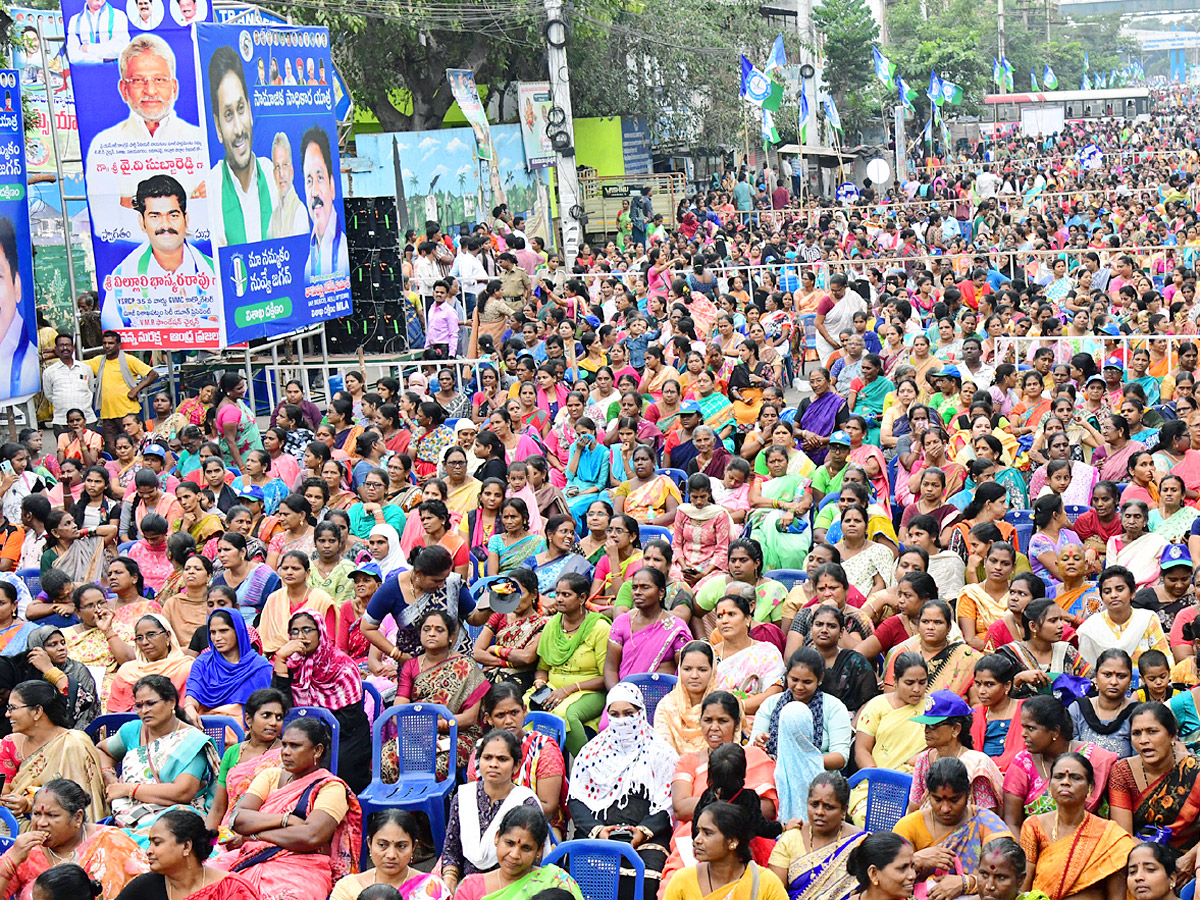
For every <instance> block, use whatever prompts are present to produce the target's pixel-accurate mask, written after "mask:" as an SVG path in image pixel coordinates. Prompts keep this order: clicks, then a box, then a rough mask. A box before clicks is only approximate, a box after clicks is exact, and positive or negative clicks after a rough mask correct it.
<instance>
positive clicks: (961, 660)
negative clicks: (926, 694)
mask: <svg viewBox="0 0 1200 900" xmlns="http://www.w3.org/2000/svg"><path fill="white" fill-rule="evenodd" d="M905 652H913V653H920V654H921V655H922V656H924V655H925V654H924V652H923V651H922V650H921V636H920V635H919V634H914V635H913V636H912V637H910V638H908V640H905V641H902V642H901V643H899V644H897V645H896V646H895V647H893V648H892V649H891V651H890V652H889V653H888V658H887V665H886V667H885V669H884V684H889V685H893V684H895V683H896V671H895V669H896V658H897V657H898V656H899V655H900V654H901V653H905ZM978 655H979V654H978V653H976V652H975V651H974V650H973V649H971V647H970V646H969V645H968V644H967V643H965V642H964V641H954V642H952V643H949V644H947V645H946V646H945V647H943V648H942V649H941V650H939V651H938V652H937V653H935V654H934V655H933V656H931V657H926V658H925V662H926V663H928V664H929V691H931V692H932V691H942V690H945V691H954V693H956V694H958V695H959V696H960V697H966V696H967V691H969V690H970V689H971V685H973V684H974V683H975V663H976V662H977V661H978V660H977V657H978Z"/></svg>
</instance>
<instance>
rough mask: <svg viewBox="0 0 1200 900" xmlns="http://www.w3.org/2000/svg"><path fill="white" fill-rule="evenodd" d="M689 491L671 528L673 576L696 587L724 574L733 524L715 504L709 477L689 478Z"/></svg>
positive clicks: (723, 510)
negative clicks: (710, 578) (716, 575)
mask: <svg viewBox="0 0 1200 900" xmlns="http://www.w3.org/2000/svg"><path fill="white" fill-rule="evenodd" d="M687 487H688V500H687V502H686V503H682V504H680V505H679V508H678V510H677V511H676V513H675V524H674V526H673V527H672V533H673V534H672V539H671V544H672V549H673V551H674V559H675V563H674V565H673V566H672V567H671V574H672V576H673V577H674V578H676V579H680V578H682V579H683V580H684V581H686V582H687V584H688V586H689V587H694V586H695V585H696V583H697V582H698V581H700V580H701V579H702V578H706V577H708V576H709V575H711V574H713V573H714V572H718V571H721V570H722V567H723V566H724V564H725V558H726V556H727V555H728V553H729V541H730V539H731V538H732V537H733V531H734V524H733V521H732V520H731V519H730V517H729V513H728V511H727V510H726V509H725V508H724V507H722V506H721V505H719V504H717V503H714V502H713V496H712V483H711V482H710V480H709V477H708V476H707V475H702V474H695V475H691V476H689V477H688V481H687ZM775 533H776V534H778V532H775ZM765 552H766V551H765V549H764V553H765Z"/></svg>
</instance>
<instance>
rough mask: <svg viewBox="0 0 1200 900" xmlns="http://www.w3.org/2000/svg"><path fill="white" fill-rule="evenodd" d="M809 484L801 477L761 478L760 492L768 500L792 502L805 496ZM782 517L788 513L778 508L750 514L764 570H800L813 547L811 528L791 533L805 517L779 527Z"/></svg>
mask: <svg viewBox="0 0 1200 900" xmlns="http://www.w3.org/2000/svg"><path fill="white" fill-rule="evenodd" d="M811 484H812V482H811V481H810V480H809V479H808V478H806V477H805V476H803V475H781V476H780V477H778V478H770V479H763V482H762V484H761V485H760V486H759V490H761V491H762V495H763V497H764V498H765V499H767V500H780V501H783V502H785V503H794V502H798V501H799V500H800V498H801V497H803V496H804V492H805V491H807V490H808V488H809V485H811ZM785 515H788V512H787V510H779V509H758V510H754V511H753V512H752V513H751V514H750V527H751V532H752V534H753V537H754V538H755V539H756V540H757V541H758V542H759V544H760V545H761V546H762V551H763V561H764V562H763V570H764V571H770V570H771V569H785V568H791V569H799V568H803V567H804V560H805V559H806V558H807V557H808V551H809V549H810V548H811V547H812V533H813V530H812V529H811V528H804V529H803V530H802V531H800V533H799V534H797V533H795V532H794V531H793V530H792V528H793V527H795V525H796V523H797V522H799V523H801V524H803V523H804V521H805V518H806V517H804V516H797V515H793V516H792V519H793V521H792V525H791V526H781V522H780V520H781V519H782V518H783V517H784V516H785ZM727 543H728V542H727Z"/></svg>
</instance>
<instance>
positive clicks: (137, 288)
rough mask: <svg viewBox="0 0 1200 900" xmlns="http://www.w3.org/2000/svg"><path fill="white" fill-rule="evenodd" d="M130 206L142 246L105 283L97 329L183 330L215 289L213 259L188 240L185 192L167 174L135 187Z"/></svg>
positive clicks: (147, 180)
mask: <svg viewBox="0 0 1200 900" xmlns="http://www.w3.org/2000/svg"><path fill="white" fill-rule="evenodd" d="M134 205H135V206H136V208H137V210H138V221H139V223H140V225H141V228H142V232H143V233H144V234H145V236H146V243H144V244H142V245H140V246H138V247H136V248H135V249H134V250H133V251H132V252H131V253H130V254H129V255H128V256H126V257H125V258H124V259H123V260H121V263H120V265H118V266H117V268H116V269H115V270H114V271H113V274H112V276H110V277H109V278H106V279H104V284H103V285H101V287H102V288H103V291H102V293H103V295H104V300H103V303H102V304H101V307H100V325H101V326H102V327H103V328H107V329H118V328H164V327H166V328H170V327H183V326H186V325H187V323H188V320H189V319H194V318H196V315H195V311H196V310H202V309H203V308H204V307H206V306H207V305H208V304H209V303H210V302H211V298H212V296H213V292H214V291H215V290H216V272H215V270H214V268H213V263H212V260H211V259H209V258H208V257H207V256H205V255H204V254H203V253H201V252H200V251H199V250H197V249H196V248H195V247H193V246H192V245H191V244H189V243H188V242H187V240H186V238H187V230H188V214H187V193H186V192H185V191H184V189H183V185H181V184H180V183H179V182H178V181H176V180H175V179H174V178H172V177H171V176H170V175H154V176H151V177H150V178H147V179H146V180H145V181H143V182H142V183H141V184H140V185H138V192H137V196H136V198H135V199H134ZM147 279H149V281H150V284H149V285H148V286H147V285H146V284H145V282H146V280H147ZM201 315H203V313H202V312H201Z"/></svg>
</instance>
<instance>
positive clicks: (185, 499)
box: [142, 481, 225, 547]
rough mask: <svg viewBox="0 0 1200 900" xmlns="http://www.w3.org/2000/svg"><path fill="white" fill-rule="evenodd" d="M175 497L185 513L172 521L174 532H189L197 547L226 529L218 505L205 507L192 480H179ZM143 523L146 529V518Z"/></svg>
mask: <svg viewBox="0 0 1200 900" xmlns="http://www.w3.org/2000/svg"><path fill="white" fill-rule="evenodd" d="M175 498H176V499H177V500H178V501H179V508H180V509H181V510H182V511H183V514H182V515H181V516H180V517H179V518H178V519H176V520H175V521H174V522H172V523H171V533H172V534H178V533H180V532H182V533H184V534H187V535H189V536H190V537H191V538H192V540H194V541H195V542H196V546H197V547H203V546H204V545H205V544H206V543H208V542H209V541H210V540H211V539H212V538H214V537H218V536H219V535H220V534H221V533H222V532H224V531H225V525H224V523H223V522H222V519H221V515H220V514H219V512H218V511H217V509H216V507H215V506H214V507H213V508H212V509H205V508H204V505H203V503H202V502H201V499H202V495H201V493H200V488H198V487H196V485H194V484H192V483H191V482H190V481H181V482H179V486H178V487H176V488H175ZM147 518H149V515H148V516H147ZM142 525H143V529H142V530H143V531H144V530H145V520H143V522H142Z"/></svg>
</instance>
